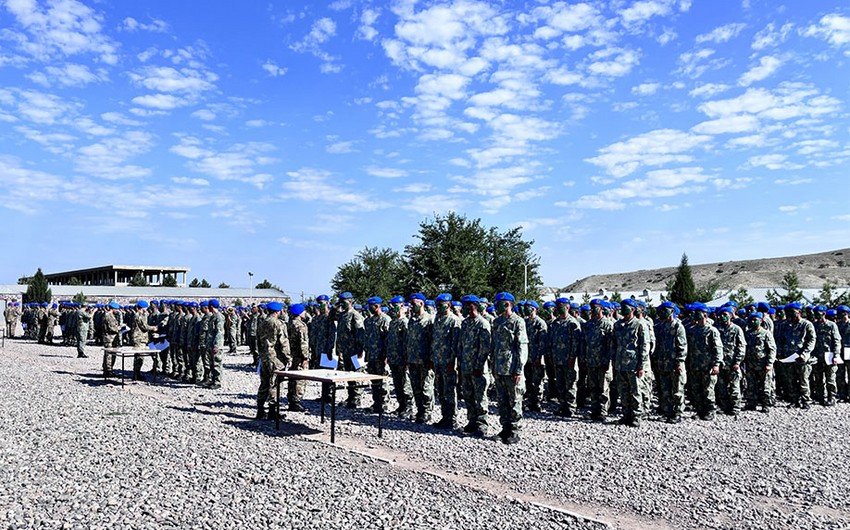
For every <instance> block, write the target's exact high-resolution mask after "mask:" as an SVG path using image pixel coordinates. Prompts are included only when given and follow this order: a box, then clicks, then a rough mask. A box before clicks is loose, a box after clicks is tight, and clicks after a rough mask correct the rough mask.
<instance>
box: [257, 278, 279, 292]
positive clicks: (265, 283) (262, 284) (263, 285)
mask: <svg viewBox="0 0 850 530" xmlns="http://www.w3.org/2000/svg"><path fill="white" fill-rule="evenodd" d="M254 289H277V290H278V291H280V290H281V289H280V287H278V286H277V285H275V284H273V283H272V282H270V281H268V280H263V281H261V282H260V283H258V284H257V285H256V286H255V287H254Z"/></svg>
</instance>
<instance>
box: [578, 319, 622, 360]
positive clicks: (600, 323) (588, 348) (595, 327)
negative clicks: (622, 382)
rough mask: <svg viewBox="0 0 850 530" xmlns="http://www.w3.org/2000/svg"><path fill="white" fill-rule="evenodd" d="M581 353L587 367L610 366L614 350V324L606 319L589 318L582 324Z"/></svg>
mask: <svg viewBox="0 0 850 530" xmlns="http://www.w3.org/2000/svg"><path fill="white" fill-rule="evenodd" d="M582 337H583V339H584V348H583V349H582V355H583V356H584V360H585V363H586V364H587V367H588V368H607V367H609V366H611V357H612V354H613V352H614V324H613V323H612V322H611V321H610V320H607V319H604V318H600V319H599V320H594V319H592V318H591V319H590V320H588V321H587V322H585V324H584V325H583V326H582Z"/></svg>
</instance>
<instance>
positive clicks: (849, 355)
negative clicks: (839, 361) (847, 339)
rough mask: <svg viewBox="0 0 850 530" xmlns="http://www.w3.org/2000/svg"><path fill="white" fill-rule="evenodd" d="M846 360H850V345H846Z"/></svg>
mask: <svg viewBox="0 0 850 530" xmlns="http://www.w3.org/2000/svg"><path fill="white" fill-rule="evenodd" d="M844 360H845V361H850V346H844Z"/></svg>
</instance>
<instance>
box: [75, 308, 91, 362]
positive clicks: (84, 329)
mask: <svg viewBox="0 0 850 530" xmlns="http://www.w3.org/2000/svg"><path fill="white" fill-rule="evenodd" d="M92 312H93V310H92V308H91V307H83V306H82V305H80V306H79V307H77V310H76V313H77V314H76V319H77V330H76V331H77V357H78V358H86V357H88V355H86V342H87V341H88V339H89V325H90V324H91V316H92Z"/></svg>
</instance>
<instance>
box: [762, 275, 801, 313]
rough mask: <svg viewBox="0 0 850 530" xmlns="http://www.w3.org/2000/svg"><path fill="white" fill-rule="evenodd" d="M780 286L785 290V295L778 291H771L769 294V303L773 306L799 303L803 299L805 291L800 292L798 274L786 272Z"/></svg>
mask: <svg viewBox="0 0 850 530" xmlns="http://www.w3.org/2000/svg"><path fill="white" fill-rule="evenodd" d="M779 286H780V287H781V288H782V289H784V290H785V294H779V292H778V291H777V290H776V289H771V290H769V291H768V292H767V295H766V296H767V301H768V302H770V304H771V305H786V304H790V303H791V302H799V301H800V300H802V299H803V291H801V290H800V279H799V278H797V273H796V272H794V271H789V272H786V273H785V276H783V277H782V282H781V283H780V284H779Z"/></svg>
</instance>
